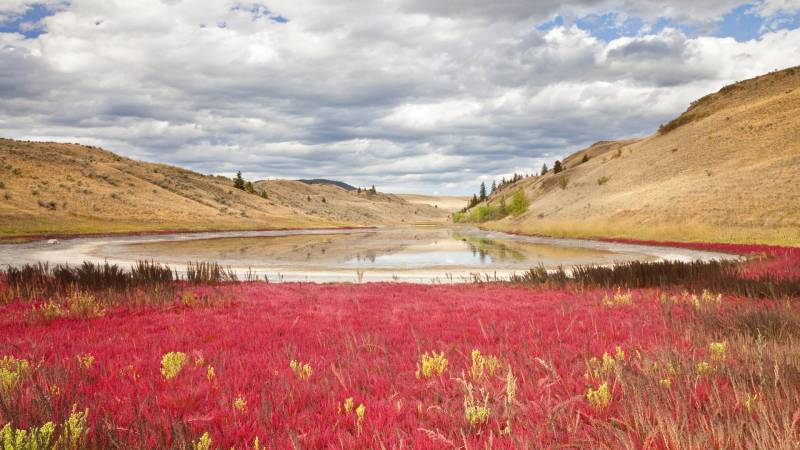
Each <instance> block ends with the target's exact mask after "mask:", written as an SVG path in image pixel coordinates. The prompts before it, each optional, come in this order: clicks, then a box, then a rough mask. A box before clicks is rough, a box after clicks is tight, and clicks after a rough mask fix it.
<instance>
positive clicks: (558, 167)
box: [553, 161, 564, 173]
mask: <svg viewBox="0 0 800 450" xmlns="http://www.w3.org/2000/svg"><path fill="white" fill-rule="evenodd" d="M563 170H564V168H563V167H562V166H561V161H556V163H555V164H553V173H561V171H563Z"/></svg>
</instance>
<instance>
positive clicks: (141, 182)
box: [0, 139, 446, 236]
mask: <svg viewBox="0 0 800 450" xmlns="http://www.w3.org/2000/svg"><path fill="white" fill-rule="evenodd" d="M254 184H255V187H256V189H255V190H256V194H251V193H247V192H244V191H241V190H238V189H235V188H233V181H232V180H231V179H229V178H225V177H219V176H209V175H203V174H199V173H196V172H192V171H189V170H185V169H181V168H178V167H173V166H168V165H164V164H153V163H146V162H140V161H134V160H131V159H128V158H124V157H121V156H119V155H116V154H114V153H111V152H108V151H105V150H102V149H99V148H95V147H87V146H82V145H77V144H58V143H40V142H21V141H14V140H8V139H0V236H20V235H32V234H84V233H111V232H140V231H169V230H197V231H199V230H240V229H265V228H296V227H329V226H365V225H383V224H392V223H417V222H424V223H430V222H436V221H444V220H445V218H446V213H445V212H444V211H440V210H439V209H437V208H434V207H432V206H428V205H417V204H411V203H409V202H407V201H405V200H403V199H401V198H399V197H397V196H393V195H387V194H382V193H377V194H366V193H362V194H360V195H359V194H358V193H356V192H348V191H347V190H345V189H342V188H339V187H336V186H332V185H308V184H305V183H301V182H299V181H263V182H256V183H254ZM262 191H263V192H265V193H266V198H263V197H262V196H261V195H260V194H261V192H262Z"/></svg>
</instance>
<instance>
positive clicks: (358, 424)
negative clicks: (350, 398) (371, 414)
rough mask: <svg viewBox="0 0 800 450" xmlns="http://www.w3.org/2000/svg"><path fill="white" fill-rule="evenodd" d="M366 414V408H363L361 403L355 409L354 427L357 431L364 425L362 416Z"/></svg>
mask: <svg viewBox="0 0 800 450" xmlns="http://www.w3.org/2000/svg"><path fill="white" fill-rule="evenodd" d="M366 413H367V408H366V407H365V406H364V404H363V403H362V404H360V405H358V408H356V427H357V428H358V429H359V430H361V426H362V425H363V424H364V416H365V415H366Z"/></svg>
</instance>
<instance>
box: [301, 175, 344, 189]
mask: <svg viewBox="0 0 800 450" xmlns="http://www.w3.org/2000/svg"><path fill="white" fill-rule="evenodd" d="M297 181H299V182H301V183H305V184H327V185H331V186H338V187H340V188H342V189H344V190H345V191H355V190H356V188H355V186H352V185H349V184H347V183H345V182H344V181H336V180H326V179H325V178H314V179H313V180H297Z"/></svg>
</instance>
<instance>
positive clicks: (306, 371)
mask: <svg viewBox="0 0 800 450" xmlns="http://www.w3.org/2000/svg"><path fill="white" fill-rule="evenodd" d="M289 368H291V369H292V372H294V374H295V376H296V377H297V378H298V379H300V380H303V381H307V380H308V379H309V378H311V374H312V373H313V371H312V370H311V365H309V364H308V363H301V362H299V361H297V360H294V359H293V360H291V361H290V362H289Z"/></svg>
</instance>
